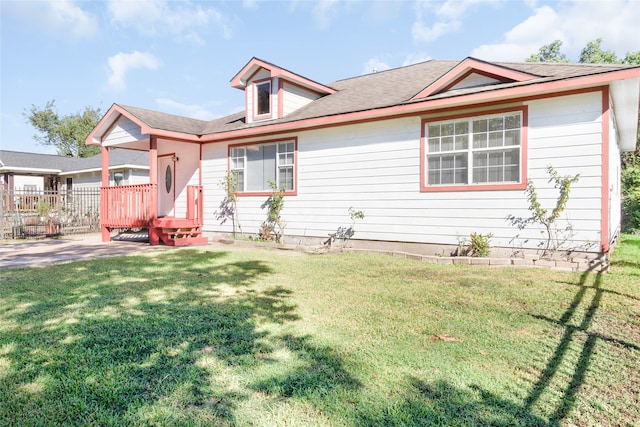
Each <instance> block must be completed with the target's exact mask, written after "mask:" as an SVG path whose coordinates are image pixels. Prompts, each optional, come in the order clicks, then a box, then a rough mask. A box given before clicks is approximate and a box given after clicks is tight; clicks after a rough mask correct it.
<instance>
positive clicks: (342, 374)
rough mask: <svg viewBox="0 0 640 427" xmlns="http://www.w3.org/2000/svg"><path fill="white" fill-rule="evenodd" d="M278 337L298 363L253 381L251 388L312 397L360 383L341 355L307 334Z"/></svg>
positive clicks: (279, 394)
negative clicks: (320, 344) (290, 367)
mask: <svg viewBox="0 0 640 427" xmlns="http://www.w3.org/2000/svg"><path fill="white" fill-rule="evenodd" d="M280 339H281V340H282V342H283V343H284V346H285V348H287V349H288V350H289V351H290V352H291V353H292V354H294V355H295V357H296V358H297V359H298V361H299V363H298V366H297V367H295V368H294V369H291V370H289V371H288V372H286V373H285V374H284V375H280V376H275V377H272V378H269V379H266V380H261V381H258V382H256V383H254V384H253V385H252V386H251V388H252V389H254V390H255V391H259V392H262V393H266V394H269V395H277V396H280V397H293V398H304V399H309V400H315V399H316V398H317V397H318V396H319V397H322V396H324V395H326V394H328V393H332V392H335V391H337V390H354V389H357V388H360V387H361V386H362V384H360V382H359V381H358V380H356V379H355V378H354V377H352V376H351V374H349V372H348V370H347V369H346V368H345V367H344V362H343V360H342V358H341V357H340V356H338V355H337V354H336V353H335V351H334V350H333V349H332V348H331V347H326V346H318V345H315V344H313V343H312V342H311V338H310V337H309V336H303V337H296V336H293V335H284V336H282V337H280ZM316 403H318V404H320V403H321V402H320V401H318V402H316Z"/></svg>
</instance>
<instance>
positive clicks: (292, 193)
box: [235, 190, 298, 197]
mask: <svg viewBox="0 0 640 427" xmlns="http://www.w3.org/2000/svg"><path fill="white" fill-rule="evenodd" d="M273 193H274V192H273V191H271V190H268V191H242V192H236V193H235V195H236V196H237V197H257V196H267V197H268V196H271V195H272V194H273ZM284 195H285V196H297V195H298V191H297V190H291V191H285V192H284Z"/></svg>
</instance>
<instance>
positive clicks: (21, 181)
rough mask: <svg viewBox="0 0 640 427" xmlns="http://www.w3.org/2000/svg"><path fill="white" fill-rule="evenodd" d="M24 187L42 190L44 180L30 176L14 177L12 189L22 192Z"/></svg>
mask: <svg viewBox="0 0 640 427" xmlns="http://www.w3.org/2000/svg"><path fill="white" fill-rule="evenodd" d="M25 185H35V186H36V187H37V188H38V190H44V189H45V188H44V178H43V177H41V176H32V175H14V176H13V188H14V189H16V190H20V191H22V190H24V186H25Z"/></svg>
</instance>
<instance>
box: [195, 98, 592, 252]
mask: <svg viewBox="0 0 640 427" xmlns="http://www.w3.org/2000/svg"><path fill="white" fill-rule="evenodd" d="M600 105H601V102H600V93H599V92H598V93H590V94H583V95H574V96H569V97H564V98H552V99H545V100H539V101H534V102H531V103H529V173H528V175H529V177H530V178H531V179H533V180H534V182H535V184H536V187H537V188H538V194H539V196H540V199H541V202H542V203H543V205H544V206H545V207H552V206H553V205H554V204H555V201H556V198H557V191H556V190H554V189H552V188H549V185H550V184H548V183H547V181H548V175H547V172H546V169H547V166H549V165H553V166H554V167H555V168H556V169H557V170H558V171H559V173H560V174H561V175H566V174H575V173H580V174H581V176H580V180H579V182H578V183H576V184H574V188H573V190H572V192H571V199H570V202H569V205H568V212H567V216H568V217H569V218H570V221H571V224H572V225H573V227H574V232H575V238H577V239H578V245H580V246H584V248H587V247H589V248H590V249H596V250H597V249H598V247H599V238H600V236H599V229H600V197H601V190H600V184H599V183H600V178H601V168H600V166H599V162H600V158H601V147H600V141H601V125H600V119H601V112H600ZM296 136H297V137H298V188H297V191H298V194H297V195H296V196H290V197H285V202H284V209H283V211H282V216H283V218H284V220H285V222H286V224H287V226H286V230H285V234H286V235H288V236H294V235H298V236H305V237H314V238H317V239H318V242H321V241H323V240H325V239H326V237H327V235H328V234H329V233H332V232H335V231H336V229H337V228H338V227H339V226H348V225H349V223H350V219H349V216H348V209H349V207H353V208H354V209H356V210H362V211H364V213H365V219H364V220H361V221H358V222H357V224H356V227H355V228H356V235H355V238H357V239H369V240H384V241H405V242H417V243H435V244H453V245H455V244H457V243H458V237H468V236H469V234H470V233H472V232H477V233H483V234H486V233H493V234H494V237H493V238H492V240H491V242H492V245H493V246H500V247H512V246H522V247H528V248H536V247H538V245H540V244H541V243H543V242H544V239H541V234H540V231H541V229H540V228H537V227H534V226H529V227H527V228H526V229H524V230H518V229H517V228H516V227H515V226H514V225H512V224H511V223H510V221H509V220H508V217H509V216H510V215H512V216H516V217H518V216H520V217H523V218H527V217H529V216H530V213H529V211H528V202H527V199H526V195H525V192H524V191H523V190H516V191H464V192H429V193H421V192H420V118H419V117H414V118H403V119H396V120H388V121H384V122H376V123H366V124H358V125H349V126H343V127H336V128H327V129H321V130H314V131H308V132H301V133H299V134H298V135H296ZM285 138H286V136H283V137H282V139H285ZM270 139H272V138H270ZM203 153H204V154H203V156H204V164H203V169H204V184H205V231H206V232H209V233H217V232H230V231H231V224H230V223H227V224H225V225H224V226H221V225H220V224H219V223H218V222H217V221H216V220H215V219H214V212H215V211H216V210H217V208H218V206H219V204H220V202H221V201H222V199H223V197H224V192H223V190H222V189H221V188H220V185H219V183H220V181H221V180H222V178H223V177H224V174H225V173H226V170H227V154H228V152H227V145H226V144H209V145H206V146H205V147H204V151H203ZM266 199H267V197H266V196H260V197H239V198H238V213H239V220H240V224H241V225H242V229H243V231H244V232H245V233H257V232H258V230H259V228H260V224H261V223H262V221H264V219H265V218H266V211H265V210H264V209H261V208H260V205H261V204H263V203H264V201H265V200H266ZM560 225H561V226H564V225H566V224H565V223H563V222H561V224H560Z"/></svg>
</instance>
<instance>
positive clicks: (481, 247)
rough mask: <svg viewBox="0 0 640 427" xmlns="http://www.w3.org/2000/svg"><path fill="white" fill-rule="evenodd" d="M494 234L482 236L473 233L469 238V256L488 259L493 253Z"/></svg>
mask: <svg viewBox="0 0 640 427" xmlns="http://www.w3.org/2000/svg"><path fill="white" fill-rule="evenodd" d="M492 237H493V234H492V233H489V234H480V233H471V235H470V236H469V246H468V247H467V255H469V256H472V257H488V256H489V254H490V253H491V242H490V240H491V238H492Z"/></svg>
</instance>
